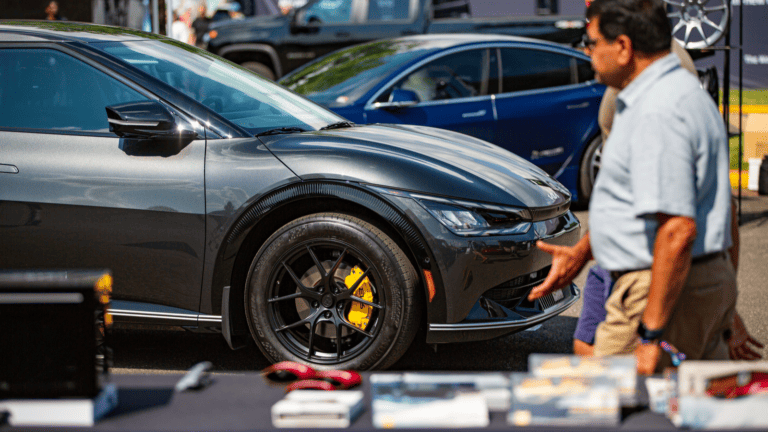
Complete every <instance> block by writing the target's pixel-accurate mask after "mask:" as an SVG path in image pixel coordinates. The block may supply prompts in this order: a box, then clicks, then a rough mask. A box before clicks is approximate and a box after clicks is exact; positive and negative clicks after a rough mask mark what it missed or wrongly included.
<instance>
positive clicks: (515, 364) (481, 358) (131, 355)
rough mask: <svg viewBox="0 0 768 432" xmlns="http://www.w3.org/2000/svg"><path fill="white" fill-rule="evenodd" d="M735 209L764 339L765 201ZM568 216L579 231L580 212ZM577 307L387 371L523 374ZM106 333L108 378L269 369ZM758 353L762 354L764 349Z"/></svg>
mask: <svg viewBox="0 0 768 432" xmlns="http://www.w3.org/2000/svg"><path fill="white" fill-rule="evenodd" d="M741 211H742V217H741V223H740V235H741V248H740V251H741V259H740V265H739V271H738V283H739V298H738V302H737V308H738V310H739V313H740V314H741V315H742V317H743V319H744V321H745V323H746V325H747V328H748V329H749V331H750V332H751V333H752V335H753V336H754V337H756V338H757V339H758V340H760V341H762V342H768V319H766V315H767V312H766V311H768V283H767V281H768V197H766V196H757V194H755V193H753V192H749V191H745V192H744V193H743V197H742V208H741ZM574 213H575V214H576V216H577V217H578V218H579V220H580V221H581V222H582V230H586V229H587V227H588V222H587V212H586V211H584V210H581V211H576V212H574ZM587 268H589V267H587ZM586 273H587V271H586V269H585V270H584V271H583V272H582V273H581V274H580V275H579V277H578V278H577V279H576V283H577V285H578V286H583V285H584V281H585V279H586ZM581 305H582V302H581V300H579V301H578V302H577V303H576V304H574V305H573V306H572V307H571V308H570V309H568V310H567V311H566V312H564V313H563V314H561V315H560V316H558V317H556V318H554V319H552V320H549V321H547V322H546V323H544V325H543V326H542V327H541V328H539V329H538V330H536V331H533V332H531V331H526V332H522V333H517V334H513V335H509V336H505V337H501V338H497V339H493V340H489V341H482V342H472V343H464V344H448V345H439V346H437V348H436V349H435V348H434V347H433V346H429V345H426V344H424V343H423V341H418V340H417V341H416V342H415V343H414V344H413V345H412V346H411V348H410V349H409V350H408V352H407V353H406V354H405V355H404V356H403V358H402V359H401V360H400V361H398V362H397V363H396V364H395V365H394V366H393V367H392V368H391V370H434V371H491V370H494V371H525V370H527V358H528V354H530V353H570V352H571V350H572V336H573V331H574V329H575V326H576V320H577V318H578V316H579V313H580V311H581ZM112 336H113V337H112V345H113V348H114V360H115V362H114V363H115V368H114V369H113V373H120V374H122V373H128V374H130V373H163V374H165V373H181V372H182V371H184V370H186V369H188V368H190V367H192V366H193V365H194V364H195V363H197V362H200V361H203V360H208V361H211V362H212V363H213V366H214V370H215V371H216V372H219V373H237V372H239V371H258V370H261V369H263V368H264V367H266V366H268V364H269V363H268V361H267V360H266V358H265V357H264V356H263V355H262V354H261V352H260V351H259V350H258V348H256V347H255V345H250V346H248V347H246V348H243V349H241V350H237V351H232V350H230V349H229V347H228V346H227V344H226V342H225V341H224V339H223V338H222V337H221V335H219V334H200V333H191V332H179V331H159V330H138V331H137V330H132V331H127V330H116V331H115V332H114V334H113V335H112ZM761 352H762V355H763V356H764V357H768V348H764V349H763V350H762V351H761Z"/></svg>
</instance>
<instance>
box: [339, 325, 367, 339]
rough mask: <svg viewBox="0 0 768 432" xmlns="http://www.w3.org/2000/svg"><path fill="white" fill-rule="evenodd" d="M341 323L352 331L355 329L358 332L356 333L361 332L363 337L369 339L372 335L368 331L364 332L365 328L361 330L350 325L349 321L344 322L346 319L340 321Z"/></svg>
mask: <svg viewBox="0 0 768 432" xmlns="http://www.w3.org/2000/svg"><path fill="white" fill-rule="evenodd" d="M341 324H342V325H343V326H345V327H349V328H350V329H352V330H354V331H356V332H358V333H360V334H362V335H363V336H365V337H367V338H369V339H370V338H373V335H372V334H370V333H368V332H366V331H365V330H361V329H359V328H357V327H355V326H354V325H352V324H350V323H348V322H346V321H341Z"/></svg>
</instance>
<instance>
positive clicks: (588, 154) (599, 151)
mask: <svg viewBox="0 0 768 432" xmlns="http://www.w3.org/2000/svg"><path fill="white" fill-rule="evenodd" d="M602 157H603V137H602V136H600V135H598V136H597V137H595V139H593V140H592V141H591V142H590V143H589V145H588V146H587V149H586V150H585V151H584V157H582V158H581V166H580V167H579V202H580V203H581V204H588V203H589V197H591V196H592V188H593V187H594V186H595V179H596V178H597V173H598V172H599V171H600V164H601V163H602Z"/></svg>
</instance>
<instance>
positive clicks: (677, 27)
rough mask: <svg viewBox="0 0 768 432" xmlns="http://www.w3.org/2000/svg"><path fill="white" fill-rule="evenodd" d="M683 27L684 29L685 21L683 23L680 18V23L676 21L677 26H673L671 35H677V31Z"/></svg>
mask: <svg viewBox="0 0 768 432" xmlns="http://www.w3.org/2000/svg"><path fill="white" fill-rule="evenodd" d="M683 27H685V21H683V20H682V18H681V19H680V21H678V22H677V24H675V28H673V29H672V34H675V33H677V32H678V30H680V29H681V28H683Z"/></svg>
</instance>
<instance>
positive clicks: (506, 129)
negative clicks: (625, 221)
mask: <svg viewBox="0 0 768 432" xmlns="http://www.w3.org/2000/svg"><path fill="white" fill-rule="evenodd" d="M499 53H500V58H501V68H500V71H501V83H500V84H501V88H500V90H499V93H498V94H497V95H496V96H495V108H496V112H497V113H498V124H497V128H496V136H495V137H494V139H493V142H494V143H496V144H497V145H499V146H501V147H503V148H505V149H507V150H509V151H511V152H513V153H515V154H517V155H518V156H522V157H524V158H525V159H528V160H530V161H531V162H533V163H534V164H536V165H538V166H539V167H541V168H543V169H544V170H545V171H547V172H548V173H550V174H552V175H557V177H558V179H560V180H561V181H563V182H564V183H566V186H569V189H573V186H574V185H570V184H567V183H570V181H564V180H563V178H561V176H562V175H563V174H564V171H565V170H566V169H570V170H577V169H578V162H579V158H580V156H581V152H582V151H583V148H584V146H585V145H586V143H588V142H589V141H590V140H591V139H592V138H594V136H595V135H596V134H597V133H598V132H599V131H598V130H597V129H598V128H597V122H596V119H597V110H598V108H599V104H600V98H601V96H602V92H601V91H598V90H597V89H596V88H595V86H594V85H592V83H591V82H582V81H586V79H585V77H589V79H591V73H590V72H591V68H590V65H589V62H588V61H587V60H585V59H581V58H576V57H574V56H571V55H567V54H564V53H560V52H555V51H549V50H545V49H531V48H522V47H520V48H501V49H500V50H499ZM494 70H499V69H494ZM492 76H493V75H492ZM571 174H575V173H571Z"/></svg>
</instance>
